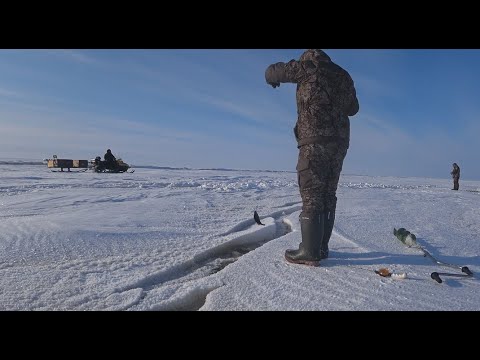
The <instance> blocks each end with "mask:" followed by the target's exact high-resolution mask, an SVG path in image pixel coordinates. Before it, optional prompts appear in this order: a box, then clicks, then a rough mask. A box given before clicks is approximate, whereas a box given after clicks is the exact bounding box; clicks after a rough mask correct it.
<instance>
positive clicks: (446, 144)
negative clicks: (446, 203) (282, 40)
mask: <svg viewBox="0 0 480 360" xmlns="http://www.w3.org/2000/svg"><path fill="white" fill-rule="evenodd" d="M304 50H305V49H297V50H293V49H288V50H285V49H283V50H261V49H253V50H247V49H245V50H239V49H224V50H218V49H217V50H196V49H194V50H186V49H183V50H182V49H159V50H133V49H132V50H86V49H82V50H0V131H1V134H2V141H1V142H0V158H2V159H11V158H15V159H19V158H24V159H44V158H49V157H51V156H52V155H53V154H57V155H58V156H59V157H65V158H74V159H90V158H93V157H95V156H97V155H101V156H103V154H104V153H105V150H106V149H107V148H111V149H112V151H113V153H114V154H115V155H116V156H117V157H121V158H123V159H124V160H125V161H127V162H129V163H133V164H137V165H158V166H172V167H192V168H237V169H270V170H291V171H294V170H295V166H296V162H297V155H298V150H297V148H296V143H295V139H294V136H293V130H292V129H293V127H294V125H295V121H296V103H295V85H293V84H282V85H281V87H280V88H277V89H273V88H271V87H270V86H268V85H267V84H266V83H265V78H264V72H265V69H266V67H267V66H268V65H269V64H271V63H274V62H278V61H289V60H290V59H298V57H299V56H300V55H301V54H302V52H303V51H304ZM325 51H326V52H327V54H329V55H330V57H331V58H332V60H333V61H334V62H336V63H337V64H339V65H340V66H342V67H344V68H345V69H346V70H347V71H348V72H349V73H350V74H351V76H352V78H353V80H354V82H355V86H356V89H357V94H358V98H359V101H360V112H359V113H358V114H357V115H356V116H354V117H352V118H351V143H350V149H349V152H348V154H347V158H346V160H345V163H344V170H343V171H344V173H348V174H368V175H379V176H418V177H435V178H448V177H450V175H449V173H450V171H451V167H452V163H453V162H457V163H458V164H459V165H460V167H461V170H462V179H471V180H480V158H479V156H480V145H479V139H478V136H479V134H480V123H479V121H478V119H477V116H478V115H480V104H479V99H480V82H479V81H478V79H480V50H447V49H445V50H433V49H427V50H420V49H417V50H402V49H393V50H388V49H381V50H378V49H352V50H348V49H332V50H328V49H326V50H325Z"/></svg>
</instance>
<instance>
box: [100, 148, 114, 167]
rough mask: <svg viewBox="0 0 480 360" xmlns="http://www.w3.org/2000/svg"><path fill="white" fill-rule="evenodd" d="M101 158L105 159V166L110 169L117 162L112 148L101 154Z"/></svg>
mask: <svg viewBox="0 0 480 360" xmlns="http://www.w3.org/2000/svg"><path fill="white" fill-rule="evenodd" d="M103 158H104V159H105V167H106V168H107V169H110V170H112V169H114V168H115V165H116V163H117V159H116V158H115V156H113V154H112V150H110V149H108V150H107V153H106V154H105V155H103Z"/></svg>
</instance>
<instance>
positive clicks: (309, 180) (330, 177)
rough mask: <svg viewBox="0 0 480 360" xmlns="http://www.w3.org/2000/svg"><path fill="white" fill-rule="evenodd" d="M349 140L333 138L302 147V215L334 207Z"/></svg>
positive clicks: (300, 154)
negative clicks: (332, 139)
mask: <svg viewBox="0 0 480 360" xmlns="http://www.w3.org/2000/svg"><path fill="white" fill-rule="evenodd" d="M347 151H348V144H344V143H340V144H339V143H336V142H330V143H326V144H308V145H303V146H301V147H300V153H299V155H298V163H297V176H298V186H299V187H300V196H301V197H302V202H303V211H302V214H300V216H311V215H315V214H319V213H322V212H328V211H335V208H336V204H337V197H336V192H337V186H338V181H339V179H340V173H341V171H342V167H343V160H344V159H345V156H346V155H347Z"/></svg>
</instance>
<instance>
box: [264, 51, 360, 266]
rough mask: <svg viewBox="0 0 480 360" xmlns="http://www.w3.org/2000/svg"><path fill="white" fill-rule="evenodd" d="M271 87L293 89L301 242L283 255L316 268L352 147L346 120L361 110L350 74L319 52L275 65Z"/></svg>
mask: <svg viewBox="0 0 480 360" xmlns="http://www.w3.org/2000/svg"><path fill="white" fill-rule="evenodd" d="M265 79H266V81H267V83H268V84H269V85H271V86H272V87H273V88H276V87H278V86H280V83H295V84H297V113H298V119H297V123H296V125H295V128H294V133H295V137H296V139H297V142H298V148H299V156H298V163H297V173H298V185H299V188H300V195H301V197H302V201H303V209H302V212H301V214H300V225H301V230H302V242H301V244H300V246H299V249H298V250H287V251H286V252H285V258H286V260H287V261H289V262H292V263H298V264H305V265H311V266H318V265H319V262H320V260H321V259H324V258H327V257H328V242H329V240H330V236H331V234H332V230H333V223H334V221H335V209H336V204H337V197H336V191H337V186H338V181H339V178H340V172H341V171H342V166H343V160H344V159H345V156H346V155H347V150H348V147H349V143H350V119H349V116H353V115H355V114H356V113H357V112H358V110H359V104H358V99H357V96H356V91H355V87H354V83H353V80H352V78H351V77H350V75H349V74H348V72H346V71H345V70H344V69H342V68H341V67H340V66H338V65H337V64H335V63H333V62H332V61H331V59H330V57H329V56H328V55H327V54H326V53H325V52H323V51H322V50H319V49H309V50H307V51H305V52H304V53H303V54H302V55H301V56H300V59H299V60H298V61H296V60H291V61H289V62H288V63H283V62H279V63H276V64H272V65H270V66H269V67H268V68H267V70H266V71H265Z"/></svg>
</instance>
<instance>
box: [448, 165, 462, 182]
mask: <svg viewBox="0 0 480 360" xmlns="http://www.w3.org/2000/svg"><path fill="white" fill-rule="evenodd" d="M450 174H451V175H452V178H454V179H455V178H456V179H460V167H459V166H458V165H454V166H453V170H452V172H451V173H450Z"/></svg>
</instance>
